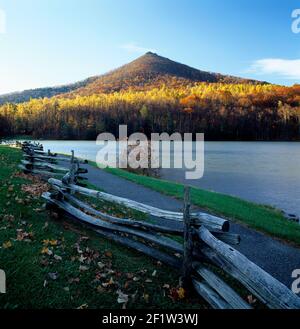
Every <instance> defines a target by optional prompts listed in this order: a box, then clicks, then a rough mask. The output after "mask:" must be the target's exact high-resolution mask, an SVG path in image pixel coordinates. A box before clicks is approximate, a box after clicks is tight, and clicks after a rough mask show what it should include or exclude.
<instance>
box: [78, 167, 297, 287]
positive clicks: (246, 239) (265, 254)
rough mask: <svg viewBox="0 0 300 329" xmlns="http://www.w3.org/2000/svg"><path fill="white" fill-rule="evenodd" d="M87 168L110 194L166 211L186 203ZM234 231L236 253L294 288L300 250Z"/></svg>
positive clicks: (250, 232) (242, 230)
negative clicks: (238, 252)
mask: <svg viewBox="0 0 300 329" xmlns="http://www.w3.org/2000/svg"><path fill="white" fill-rule="evenodd" d="M83 167H86V168H87V169H88V174H87V175H85V176H86V177H87V178H88V179H89V182H90V183H92V184H94V185H96V186H98V187H99V188H101V189H103V190H104V191H106V192H107V193H111V194H115V195H117V196H120V197H126V198H129V199H132V200H135V201H139V202H143V203H145V204H148V205H151V206H155V207H158V208H162V209H166V210H172V211H179V210H181V209H182V202H181V201H179V200H176V199H174V198H172V197H168V196H165V195H162V194H160V193H158V192H155V191H153V190H151V189H148V188H146V187H143V186H141V185H138V184H135V183H133V182H129V181H127V180H125V179H123V178H120V177H118V176H115V175H112V174H109V173H107V172H105V171H103V170H100V169H98V168H95V167H92V166H90V165H84V166H83ZM164 221H165V220H164ZM172 223H173V221H172ZM230 231H231V232H233V233H238V234H240V235H241V238H242V241H241V244H240V245H239V246H237V247H236V249H238V250H239V251H241V252H242V253H243V254H244V255H245V256H247V257H248V258H249V259H250V260H252V261H253V262H254V263H256V264H257V265H259V266H260V267H262V268H263V269H264V270H266V271H267V272H269V273H270V274H272V275H273V276H274V277H275V278H277V279H278V280H279V281H281V282H282V283H284V284H285V285H286V286H288V287H291V284H292V281H293V279H292V277H291V274H292V272H293V271H294V270H295V269H298V268H299V269H300V249H298V248H295V247H292V246H290V245H288V244H285V243H283V242H281V241H278V240H276V239H273V238H271V237H269V236H266V235H264V234H262V233H259V232H257V231H255V230H252V229H249V228H247V227H245V226H243V225H239V224H236V223H233V222H232V223H231V230H230Z"/></svg>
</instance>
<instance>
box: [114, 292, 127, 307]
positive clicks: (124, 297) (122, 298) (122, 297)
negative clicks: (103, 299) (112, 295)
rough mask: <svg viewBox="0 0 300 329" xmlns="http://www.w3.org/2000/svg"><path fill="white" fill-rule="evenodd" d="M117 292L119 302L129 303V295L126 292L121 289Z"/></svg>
mask: <svg viewBox="0 0 300 329" xmlns="http://www.w3.org/2000/svg"><path fill="white" fill-rule="evenodd" d="M117 294H118V300H117V301H118V303H119V304H124V303H125V304H126V303H128V295H126V294H124V293H123V292H122V291H121V290H118V291H117Z"/></svg>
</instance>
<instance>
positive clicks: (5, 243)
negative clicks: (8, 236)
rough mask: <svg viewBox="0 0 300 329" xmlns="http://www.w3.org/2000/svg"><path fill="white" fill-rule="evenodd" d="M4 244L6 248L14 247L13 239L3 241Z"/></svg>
mask: <svg viewBox="0 0 300 329" xmlns="http://www.w3.org/2000/svg"><path fill="white" fill-rule="evenodd" d="M2 246H3V248H4V249H9V248H11V247H12V243H11V241H7V242H3V244H2Z"/></svg>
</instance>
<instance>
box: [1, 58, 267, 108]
mask: <svg viewBox="0 0 300 329" xmlns="http://www.w3.org/2000/svg"><path fill="white" fill-rule="evenodd" d="M196 82H209V83H214V82H223V83H245V84H258V83H264V82H259V81H255V80H248V79H242V78H238V77H233V76H229V75H222V74H218V73H211V72H206V71H201V70H197V69H194V68H192V67H189V66H187V65H184V64H180V63H177V62H175V61H172V60H170V59H168V58H165V57H162V56H159V55H157V54H154V53H151V52H148V53H146V54H145V55H143V56H141V57H139V58H138V59H136V60H134V61H133V62H131V63H129V64H126V65H124V66H122V67H120V68H118V69H116V70H113V71H111V72H109V73H107V74H104V75H102V76H95V77H91V78H88V79H86V80H84V81H80V82H77V83H74V84H70V85H64V86H58V87H52V88H39V89H32V90H25V91H23V92H18V93H11V94H6V95H2V96H0V105H1V104H3V103H6V102H15V103H21V102H25V101H28V100H29V99H30V98H43V97H52V96H57V95H59V96H60V97H70V96H76V95H82V96H88V95H93V94H98V93H111V92H116V91H120V90H126V89H135V90H145V89H150V88H154V87H159V86H161V85H163V84H165V85H167V86H169V87H177V86H185V85H191V84H193V83H196Z"/></svg>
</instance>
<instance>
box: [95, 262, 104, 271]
mask: <svg viewBox="0 0 300 329" xmlns="http://www.w3.org/2000/svg"><path fill="white" fill-rule="evenodd" d="M97 265H98V267H99V268H100V270H102V269H103V268H104V267H105V264H103V263H101V262H98V263H97Z"/></svg>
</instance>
